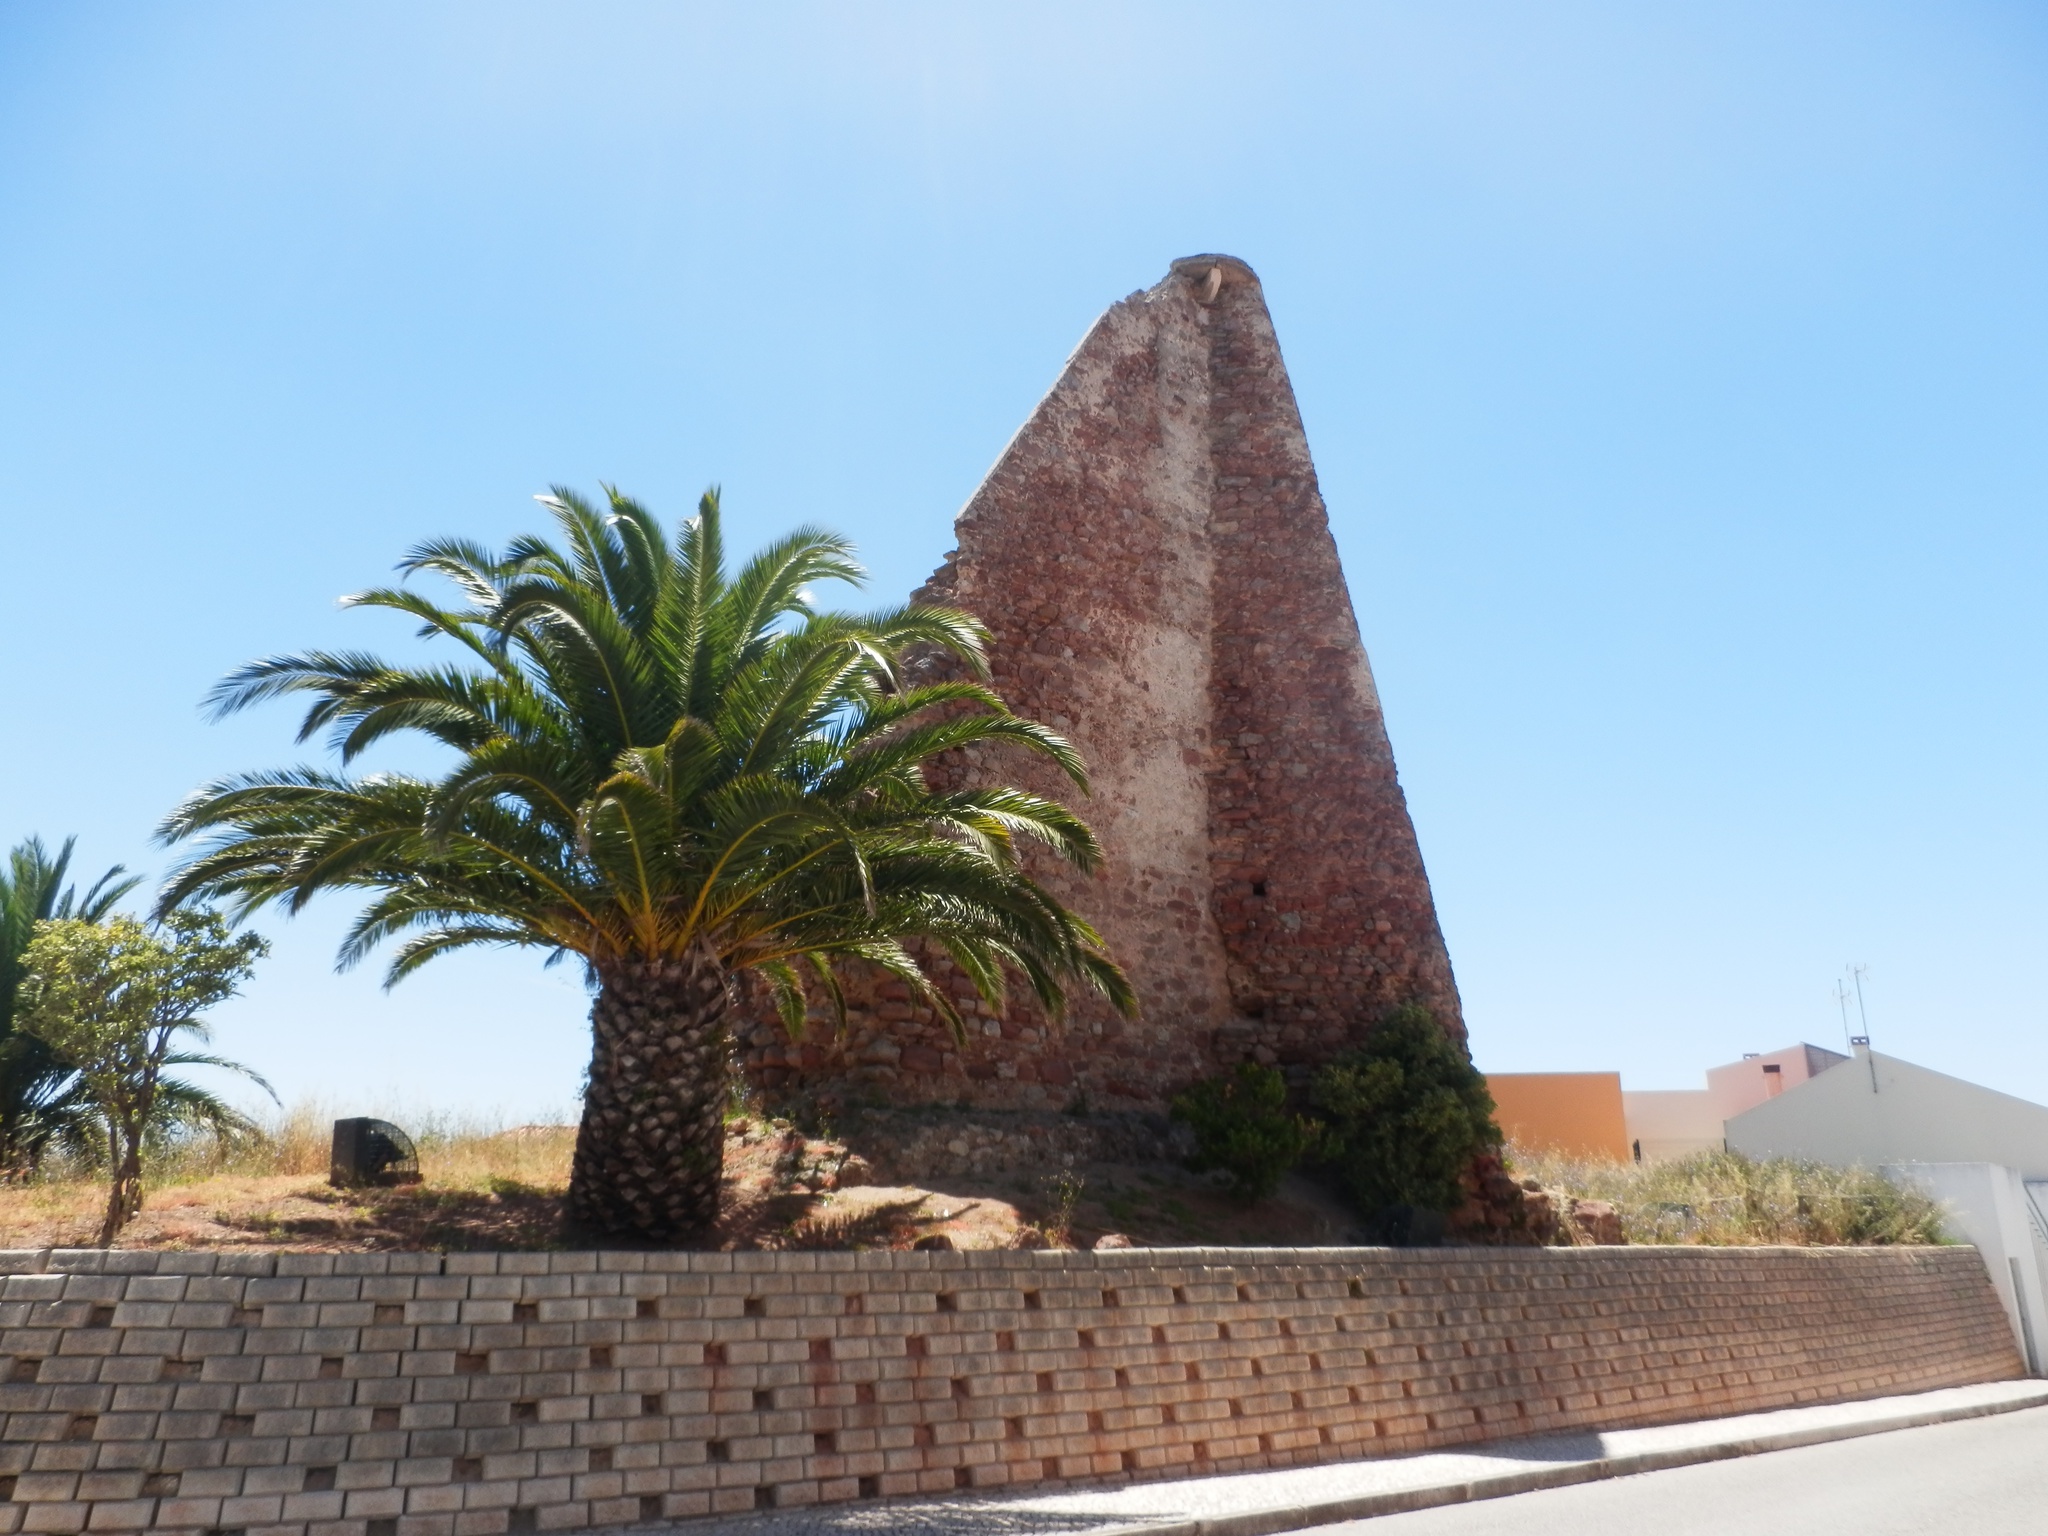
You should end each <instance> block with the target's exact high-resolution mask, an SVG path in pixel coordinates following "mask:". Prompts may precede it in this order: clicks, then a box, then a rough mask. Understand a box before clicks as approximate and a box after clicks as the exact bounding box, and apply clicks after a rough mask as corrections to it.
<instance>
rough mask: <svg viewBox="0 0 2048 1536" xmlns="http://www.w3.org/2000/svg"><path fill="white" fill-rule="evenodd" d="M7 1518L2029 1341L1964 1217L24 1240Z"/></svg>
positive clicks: (744, 1483)
mask: <svg viewBox="0 0 2048 1536" xmlns="http://www.w3.org/2000/svg"><path fill="white" fill-rule="evenodd" d="M0 1272H5V1273H6V1274H7V1278H6V1280H5V1283H4V1286H0V1413H4V1415H5V1419H4V1427H0V1530H5V1531H8V1532H15V1531H22V1532H65V1533H69V1532H78V1531H84V1530H91V1531H115V1532H118V1531H142V1530H166V1531H192V1532H212V1533H226V1532H238V1533H245V1536H498V1533H503V1532H526V1531H554V1530H576V1529H583V1528H588V1527H593V1526H607V1525H622V1524H628V1523H632V1522H636V1521H647V1520H656V1519H672V1518H681V1517H691V1516H707V1515H716V1514H721V1513H731V1512H736V1511H742V1510H752V1509H757V1508H767V1507H790V1506H800V1505H807V1504H815V1503H818V1502H821V1501H836V1500H847V1499H861V1498H876V1497H886V1496H893V1495H909V1494H917V1493H937V1492H946V1491H950V1490H952V1489H956V1488H977V1489H992V1488H1003V1487H1015V1486H1022V1485H1031V1484H1045V1483H1052V1482H1062V1481H1070V1480H1084V1479H1105V1478H1108V1479H1117V1478H1154V1477H1171V1476H1186V1475H1190V1474H1196V1473H1204V1472H1211V1471H1214V1472H1227V1471H1233V1470H1244V1469H1255V1468H1267V1467H1286V1466H1297V1465H1303V1464H1308V1463H1313V1462H1319V1461H1329V1460H1340V1459H1353V1458H1358V1457H1368V1456H1377V1455H1386V1454H1391V1453H1395V1452H1402V1451H1415V1450H1421V1449H1425V1448H1430V1447H1439V1446H1449V1445H1457V1444H1461V1443H1466V1442H1471V1441H1476V1440H1481V1439H1492V1438H1499V1437H1503V1436H1512V1435H1522V1434H1529V1433H1535V1432H1544V1431H1562V1430H1579V1429H1606V1428H1619V1427H1623V1426H1630V1425H1646V1424H1656V1423H1663V1422H1671V1421H1677V1420H1686V1419H1695V1418H1702V1417H1707V1416H1711V1415H1717V1414H1729V1413H1741V1412H1748V1411H1755V1410H1763V1409H1770V1408H1779V1407H1786V1406H1790V1405H1794V1404H1806V1403H1821V1402H1829V1401H1838V1400H1847V1399H1852V1398H1858V1397H1869V1396H1879V1395H1884V1394H1888V1393H1896V1392H1909V1391H1918V1390H1922V1389H1931V1388H1936V1387H1947V1386H1957V1385H1962V1384H1966V1383H1971V1382H1980V1381H1991V1380H1999V1379H2004V1378H2010V1377H2017V1376H2020V1375H2022V1374H2024V1372H2023V1369H2022V1367H2021V1364H2020V1361H2019V1358H2018V1355H2017V1353H2016V1351H2015V1349H2014V1345H2013V1340H2012V1334H2011V1330H2010V1329H2009V1328H2008V1326H2007V1324H2006V1320H2005V1315H2004V1313H2003V1311H2002V1310H2001V1309H2000V1307H1999V1303H1998V1300H1997V1297H1996V1295H1995V1294H1994V1293H1993V1291H1992V1289H1991V1285H1990V1282H1989V1280H1988V1278H1987V1276H1986V1274H1985V1270H1984V1265H1983V1263H1982V1261H1981V1260H1980V1259H1979V1258H1978V1256H1977V1254H1976V1252H1975V1251H1974V1250H1972V1249H1968V1248H1924V1249H1782V1248H1781V1249H1700V1248H1663V1249H1649V1248H1623V1249H1607V1250H1601V1249H1535V1250H1518V1251H1511V1252H1500V1251H1483V1250H1472V1249H1463V1250H1460V1249H1444V1250H1436V1251H1396V1250H1388V1249H1301V1250H1272V1249H1267V1250H1238V1251H1225V1250H1200V1249H1184V1250H1154V1251H1146V1250H1132V1251H1126V1252H1111V1253H1005V1252H984V1253H769V1254H762V1253H742V1254H707V1253H556V1254H539V1253H529V1254H456V1255H448V1256H445V1257H444V1256H441V1255H437V1254H352V1255H333V1254H326V1255H315V1254H250V1255H241V1254H235V1255H215V1254H176V1253H147V1252H114V1253H104V1252H100V1251H88V1252H64V1251H59V1252H53V1253H17V1254H7V1255H0Z"/></svg>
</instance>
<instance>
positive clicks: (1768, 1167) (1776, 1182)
mask: <svg viewBox="0 0 2048 1536" xmlns="http://www.w3.org/2000/svg"><path fill="white" fill-rule="evenodd" d="M1509 1161H1510V1162H1512V1163H1513V1165H1514V1169H1515V1172H1516V1173H1517V1174H1522V1175H1527V1176H1531V1177H1534V1178H1537V1179H1539V1180H1541V1181H1542V1183H1543V1184H1544V1186H1545V1187H1546V1188H1551V1189H1559V1190H1562V1191H1564V1192H1565V1193H1566V1194H1568V1195H1571V1196H1573V1197H1576V1198H1579V1199H1594V1200H1606V1201H1610V1202H1612V1204H1613V1205H1614V1208H1615V1209H1616V1210H1617V1211H1618V1212H1620V1214H1621V1224H1622V1230H1623V1231H1624V1232H1625V1233H1626V1234H1627V1237H1628V1240H1629V1241H1630V1242H1632V1243H1701V1244H1710V1245H1717V1246H1718V1245H1729V1246H1742V1245H1746V1244H1763V1243H1792V1244H1798V1245H1814V1246H1821V1247H1836V1246H1855V1247H1864V1246H1876V1245H1886V1244H1922V1243H1939V1242H1944V1241H1946V1240H1947V1239H1946V1238H1945V1237H1944V1235H1943V1232H1942V1224H1941V1207H1940V1206H1939V1205H1937V1204H1936V1203H1935V1202H1934V1201H1933V1200H1930V1199H1929V1198H1928V1197H1927V1196H1926V1195H1925V1194H1923V1193H1921V1192H1920V1191H1919V1190H1917V1189H1901V1188H1899V1187H1898V1186H1896V1185H1894V1184H1892V1183H1890V1182H1888V1181H1887V1180H1886V1179H1884V1178H1883V1177H1882V1176H1881V1175H1879V1174H1877V1173H1874V1172H1872V1171H1871V1170H1870V1169H1868V1168H1832V1167H1828V1166H1827V1165H1825V1164H1821V1163H1809V1162H1803V1161H1800V1160H1798V1159H1795V1158H1784V1157H1770V1158H1761V1159H1756V1158H1747V1157H1744V1156H1742V1155H1741V1154H1740V1153H1736V1152H1695V1153H1694V1154H1693V1155H1692V1156H1690V1157H1685V1158H1679V1159H1676V1160H1674V1161H1672V1162H1668V1163H1607V1162H1581V1161H1577V1160H1575V1159H1571V1158H1565V1157H1560V1156H1557V1155H1556V1154H1554V1153H1542V1152H1533V1151H1526V1152H1525V1151H1522V1150H1520V1149H1514V1150H1511V1152H1510V1156H1509Z"/></svg>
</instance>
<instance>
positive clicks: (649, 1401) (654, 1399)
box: [640, 1392, 661, 1418]
mask: <svg viewBox="0 0 2048 1536" xmlns="http://www.w3.org/2000/svg"><path fill="white" fill-rule="evenodd" d="M640 1411H641V1412H642V1413H643V1414H646V1415H647V1416H648V1417H649V1418H652V1417H653V1416H654V1415H656V1414H658V1413H660V1412H661V1394H660V1393H659V1392H643V1393H641V1394H640Z"/></svg>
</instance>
